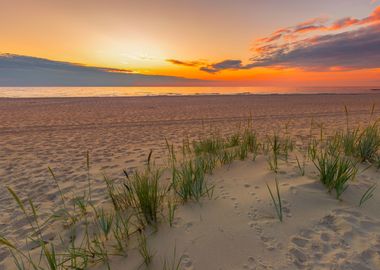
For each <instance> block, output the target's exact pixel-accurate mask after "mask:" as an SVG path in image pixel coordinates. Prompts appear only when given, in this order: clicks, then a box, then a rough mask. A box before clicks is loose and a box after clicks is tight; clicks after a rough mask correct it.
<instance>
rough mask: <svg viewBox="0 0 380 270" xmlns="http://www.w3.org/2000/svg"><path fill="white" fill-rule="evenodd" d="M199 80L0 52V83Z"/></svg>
mask: <svg viewBox="0 0 380 270" xmlns="http://www.w3.org/2000/svg"><path fill="white" fill-rule="evenodd" d="M202 83H205V81H201V80H193V79H186V78H181V77H174V76H159V75H143V74H136V73H133V72H132V71H131V70H127V69H113V68H104V67H91V66H84V65H80V64H76V63H69V62H61V61H52V60H49V59H43V58H36V57H30V56H23V55H15V54H0V86H177V85H184V84H186V85H199V84H202Z"/></svg>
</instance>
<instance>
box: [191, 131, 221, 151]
mask: <svg viewBox="0 0 380 270" xmlns="http://www.w3.org/2000/svg"><path fill="white" fill-rule="evenodd" d="M223 146H224V142H223V140H222V138H220V137H218V136H216V135H214V136H211V137H208V138H205V139H202V140H199V141H193V151H194V153H195V155H197V156H199V155H201V154H205V153H208V154H212V155H216V154H217V153H218V152H219V151H220V149H222V148H223Z"/></svg>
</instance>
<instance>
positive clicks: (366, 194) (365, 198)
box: [359, 184, 377, 207]
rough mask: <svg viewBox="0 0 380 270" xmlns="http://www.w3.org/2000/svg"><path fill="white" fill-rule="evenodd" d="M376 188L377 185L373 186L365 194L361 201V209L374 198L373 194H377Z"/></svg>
mask: <svg viewBox="0 0 380 270" xmlns="http://www.w3.org/2000/svg"><path fill="white" fill-rule="evenodd" d="M376 187H377V185H376V184H373V185H372V186H370V187H369V188H368V189H367V190H366V191H365V192H364V193H363V195H362V197H361V198H360V201H359V207H361V206H362V205H363V204H364V203H366V202H367V201H368V200H369V199H371V198H372V197H373V193H374V192H375V189H376Z"/></svg>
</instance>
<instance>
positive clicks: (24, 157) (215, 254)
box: [0, 94, 380, 270]
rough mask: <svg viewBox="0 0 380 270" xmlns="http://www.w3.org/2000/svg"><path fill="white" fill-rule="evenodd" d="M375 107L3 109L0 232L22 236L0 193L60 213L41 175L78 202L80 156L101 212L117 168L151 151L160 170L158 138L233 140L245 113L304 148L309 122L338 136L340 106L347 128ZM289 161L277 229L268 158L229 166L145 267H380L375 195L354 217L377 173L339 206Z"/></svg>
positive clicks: (42, 104)
mask: <svg viewBox="0 0 380 270" xmlns="http://www.w3.org/2000/svg"><path fill="white" fill-rule="evenodd" d="M373 103H375V104H377V105H378V106H377V108H379V106H380V95H377V94H365V95H364V94H363V95H269V96H193V97H139V98H54V99H53V98H52V99H0V123H1V124H0V138H1V140H0V184H1V186H0V188H1V192H0V213H1V215H0V234H1V235H6V236H7V237H9V238H11V239H12V240H14V241H17V242H18V243H23V240H22V239H23V237H24V236H25V234H26V233H28V231H29V227H28V225H27V220H26V219H25V218H24V217H23V216H22V215H21V214H20V212H19V211H16V210H15V209H16V205H15V203H14V202H13V200H12V198H11V197H10V195H9V194H8V193H7V192H6V188H5V187H6V186H11V187H12V188H14V190H16V191H17V193H18V194H19V195H20V197H22V198H26V197H30V198H31V199H33V201H34V202H35V203H36V205H37V206H38V207H39V212H40V213H41V214H42V216H45V217H47V216H48V215H49V214H50V213H51V210H52V209H54V208H56V207H57V206H59V204H60V199H59V194H58V191H57V189H56V187H55V185H54V182H53V181H52V179H51V176H50V174H49V171H48V170H47V167H48V166H50V167H52V168H53V169H54V170H55V172H56V175H57V176H58V179H59V181H60V182H61V183H62V187H63V190H64V191H69V190H76V191H78V192H79V191H80V190H81V189H82V190H83V189H85V187H86V184H87V182H86V170H85V166H86V159H85V154H86V151H87V150H88V151H89V152H90V154H91V164H92V175H93V178H94V180H93V193H94V195H93V199H94V202H95V203H96V204H97V205H100V204H102V203H103V202H105V201H107V196H106V194H105V192H104V182H103V180H102V173H104V174H107V175H108V176H109V177H112V178H121V177H123V174H122V169H124V168H128V169H129V170H132V169H134V168H137V167H139V166H141V165H143V164H144V161H145V159H146V156H147V153H148V152H149V150H150V149H153V151H154V157H155V158H156V159H157V160H156V163H158V164H160V163H164V162H165V160H163V159H162V156H166V154H165V151H166V150H165V143H164V139H165V138H167V139H168V140H169V141H171V142H173V143H180V142H181V141H182V139H183V138H184V137H185V136H188V137H189V138H190V139H197V138H198V137H201V136H204V135H206V134H209V133H210V132H212V131H215V130H218V131H219V132H220V133H223V134H230V133H232V132H233V131H234V130H236V129H238V128H239V126H241V125H243V124H244V123H245V122H246V121H247V118H248V117H249V115H252V118H253V123H254V128H255V130H256V131H257V132H258V133H259V134H260V135H261V136H264V135H265V134H268V133H271V132H273V131H274V130H278V129H284V127H285V125H288V130H289V132H290V133H291V135H292V136H293V138H294V139H295V140H296V144H297V145H301V144H302V142H305V141H306V140H307V137H308V136H309V132H310V123H311V121H312V119H314V121H315V122H318V123H322V124H323V126H324V127H325V129H326V130H327V131H332V130H336V129H342V128H344V127H345V123H346V118H345V113H344V105H347V107H348V108H349V111H350V118H349V121H350V124H351V125H363V124H365V123H366V122H368V119H369V111H370V108H371V106H372V104H373ZM379 112H380V111H379V110H376V111H375V117H378V116H379V115H380V114H379ZM315 132H316V133H317V132H318V131H317V130H315ZM294 157H295V156H294V154H293V155H292V156H291V157H290V159H289V161H288V162H284V161H283V162H281V163H280V172H279V176H278V180H279V182H280V189H281V194H282V197H283V199H284V206H285V212H286V215H285V217H284V222H283V223H280V222H279V221H278V219H276V216H275V212H274V209H273V206H272V205H271V201H270V197H269V195H268V191H267V189H266V186H265V183H266V182H268V183H271V184H273V179H274V175H273V172H271V171H270V170H269V169H268V165H267V162H266V159H265V157H263V156H259V157H258V159H257V160H256V161H255V162H253V161H250V160H247V161H236V162H234V163H233V164H232V165H231V166H230V167H228V166H225V167H221V168H218V169H216V170H215V171H214V173H213V175H211V176H209V181H210V182H211V183H213V184H215V192H214V196H213V198H212V199H211V200H209V199H207V198H206V199H204V200H202V202H201V204H198V203H189V204H186V205H182V206H180V207H179V208H178V211H177V213H176V218H175V225H174V227H173V228H170V227H169V226H168V225H167V224H166V223H164V224H162V226H160V228H159V231H158V232H157V233H154V234H152V235H151V236H150V237H149V238H148V246H149V248H150V249H151V250H152V251H153V252H154V253H155V256H154V260H153V263H152V266H151V269H162V261H163V258H164V257H167V258H170V257H171V256H172V254H173V250H174V247H176V250H177V254H178V257H179V256H181V255H183V256H184V257H183V258H184V259H183V261H182V269H189V270H190V269H380V212H379V211H378V210H377V206H378V205H379V203H380V194H379V193H380V190H378V189H377V190H376V191H375V195H374V198H373V199H371V200H370V201H368V202H367V204H366V205H364V206H363V207H361V208H358V207H357V204H358V201H359V199H360V197H361V195H362V194H363V192H364V191H365V190H366V189H367V188H368V187H369V186H370V185H371V184H373V183H376V182H377V179H378V174H379V172H377V171H376V169H375V168H370V169H367V170H365V171H363V172H361V173H360V174H359V175H358V177H357V181H356V182H354V183H352V184H351V185H350V187H349V189H348V190H347V191H346V192H345V193H344V195H343V201H341V202H340V201H337V200H336V199H335V198H334V197H333V196H332V195H330V194H328V193H327V192H326V190H325V188H324V187H323V186H322V185H321V184H320V183H319V180H318V178H317V174H316V170H315V168H314V166H313V165H311V164H309V165H308V166H307V167H306V175H305V176H300V174H299V171H298V168H297V164H296V161H295V158H294ZM365 167H366V165H365V164H362V165H361V167H360V168H361V170H363V169H364V168H365ZM56 233H57V227H54V226H51V227H49V228H47V229H46V234H47V235H48V238H49V240H50V239H51V241H56V240H57V239H56ZM137 253H138V252H137V251H136V250H135V249H132V250H131V251H130V253H129V255H128V257H127V258H119V257H117V258H113V259H112V261H111V266H112V269H137V267H138V266H139V265H140V264H141V258H140V256H139V255H138V254H137ZM7 256H8V253H7V252H6V251H5V250H4V249H0V262H2V263H0V269H15V267H14V266H12V263H11V260H10V259H9V258H7ZM94 269H105V267H104V266H101V265H97V266H95V267H94Z"/></svg>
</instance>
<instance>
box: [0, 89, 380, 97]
mask: <svg viewBox="0 0 380 270" xmlns="http://www.w3.org/2000/svg"><path fill="white" fill-rule="evenodd" d="M376 92H377V93H380V87H378V86H373V87H371V86H331V87H326V86H324V87H310V86H306V87H278V86H275V87H270V86H260V87H220V86H218V87H199V86H197V87H114V86H112V87H0V98H48V97H125V96H127V97H128V96H182V95H185V96H187V95H275V94H361V93H376Z"/></svg>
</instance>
